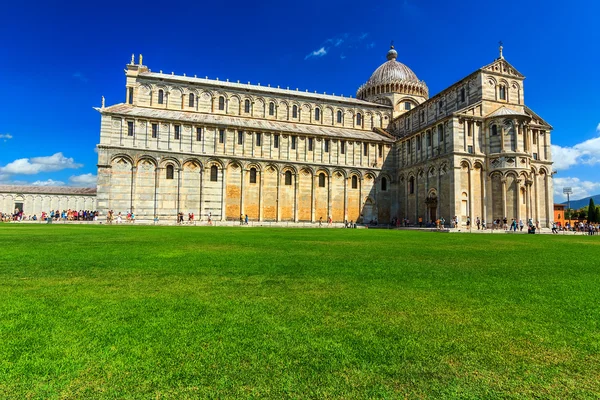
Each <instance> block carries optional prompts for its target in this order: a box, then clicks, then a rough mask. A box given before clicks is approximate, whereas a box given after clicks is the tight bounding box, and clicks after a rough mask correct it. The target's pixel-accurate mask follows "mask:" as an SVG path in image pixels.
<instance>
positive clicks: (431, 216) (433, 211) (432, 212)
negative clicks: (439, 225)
mask: <svg viewBox="0 0 600 400" xmlns="http://www.w3.org/2000/svg"><path fill="white" fill-rule="evenodd" d="M436 209H437V207H429V221H435V220H436V219H437V214H436ZM429 221H428V222H429Z"/></svg>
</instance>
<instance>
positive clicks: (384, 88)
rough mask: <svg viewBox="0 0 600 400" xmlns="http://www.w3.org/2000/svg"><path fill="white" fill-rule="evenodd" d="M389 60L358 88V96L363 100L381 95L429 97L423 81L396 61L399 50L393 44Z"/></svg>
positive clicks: (370, 99) (371, 99)
mask: <svg viewBox="0 0 600 400" xmlns="http://www.w3.org/2000/svg"><path fill="white" fill-rule="evenodd" d="M386 57H387V61H386V62H384V63H383V64H381V65H380V66H379V68H377V69H376V70H375V72H373V75H371V77H370V78H369V80H368V81H367V82H366V83H365V84H364V85H362V86H361V87H360V88H358V91H357V92H356V97H357V98H359V99H362V100H368V101H378V100H377V99H378V98H379V96H380V95H384V94H391V93H397V94H405V95H409V96H420V97H424V98H428V97H429V90H428V89H427V85H426V84H425V82H423V81H419V78H417V75H415V73H414V72H412V70H411V69H410V68H408V67H407V66H406V65H404V64H402V63H400V62H398V61H396V58H398V52H397V51H396V50H395V49H394V46H391V48H390V50H389V51H388V52H387V55H386Z"/></svg>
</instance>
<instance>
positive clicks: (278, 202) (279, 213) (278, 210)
mask: <svg viewBox="0 0 600 400" xmlns="http://www.w3.org/2000/svg"><path fill="white" fill-rule="evenodd" d="M280 145H281V143H280ZM282 173H283V171H278V172H277V218H276V221H277V222H280V221H281V174H282Z"/></svg>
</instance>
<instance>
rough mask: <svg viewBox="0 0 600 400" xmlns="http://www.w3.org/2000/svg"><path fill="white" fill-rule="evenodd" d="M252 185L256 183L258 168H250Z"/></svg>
mask: <svg viewBox="0 0 600 400" xmlns="http://www.w3.org/2000/svg"><path fill="white" fill-rule="evenodd" d="M250 183H256V168H250Z"/></svg>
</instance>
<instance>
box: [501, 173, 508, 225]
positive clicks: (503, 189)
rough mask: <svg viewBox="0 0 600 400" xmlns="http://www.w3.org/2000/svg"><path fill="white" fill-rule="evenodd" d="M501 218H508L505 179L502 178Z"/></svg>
mask: <svg viewBox="0 0 600 400" xmlns="http://www.w3.org/2000/svg"><path fill="white" fill-rule="evenodd" d="M501 182H502V214H503V215H502V217H501V218H504V217H506V218H508V216H507V215H506V177H504V176H503V177H502V180H501Z"/></svg>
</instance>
